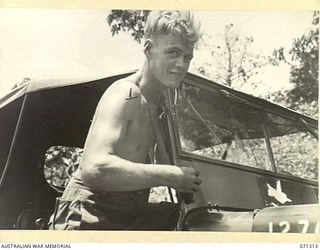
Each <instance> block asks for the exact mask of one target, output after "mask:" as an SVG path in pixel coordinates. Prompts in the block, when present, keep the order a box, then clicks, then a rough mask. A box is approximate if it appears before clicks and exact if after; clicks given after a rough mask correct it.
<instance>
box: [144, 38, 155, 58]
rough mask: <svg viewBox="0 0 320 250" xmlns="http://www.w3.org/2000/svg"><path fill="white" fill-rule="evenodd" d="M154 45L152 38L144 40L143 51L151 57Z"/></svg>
mask: <svg viewBox="0 0 320 250" xmlns="http://www.w3.org/2000/svg"><path fill="white" fill-rule="evenodd" d="M152 45H153V43H152V41H151V39H146V41H145V42H144V46H143V52H144V54H145V56H146V57H147V58H149V55H150V52H151V48H152Z"/></svg>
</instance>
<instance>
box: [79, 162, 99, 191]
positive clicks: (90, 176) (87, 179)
mask: <svg viewBox="0 0 320 250" xmlns="http://www.w3.org/2000/svg"><path fill="white" fill-rule="evenodd" d="M101 175H102V171H101V164H96V163H90V164H86V163H83V164H81V179H82V182H83V184H84V185H85V186H87V187H89V188H93V189H99V187H98V186H99V183H100V181H99V178H101Z"/></svg>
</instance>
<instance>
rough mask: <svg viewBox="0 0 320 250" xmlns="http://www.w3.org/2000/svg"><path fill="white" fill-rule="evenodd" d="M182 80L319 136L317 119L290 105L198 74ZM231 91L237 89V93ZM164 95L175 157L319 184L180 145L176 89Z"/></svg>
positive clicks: (270, 159)
mask: <svg viewBox="0 0 320 250" xmlns="http://www.w3.org/2000/svg"><path fill="white" fill-rule="evenodd" d="M193 78H195V79H193ZM183 83H186V84H190V85H192V86H195V87H198V88H201V89H206V90H209V91H211V92H216V93H217V92H221V94H224V93H227V94H230V95H232V96H233V97H235V98H238V99H241V100H243V101H245V102H246V104H248V105H251V106H254V107H256V108H258V109H259V110H260V112H262V113H263V115H262V117H265V116H266V115H267V114H266V113H271V114H274V115H278V116H280V117H283V118H285V119H288V120H290V121H292V122H293V123H295V124H297V125H299V126H301V125H303V126H304V127H305V128H306V129H307V130H308V132H310V133H311V134H312V135H313V136H314V137H315V138H316V139H317V140H318V138H317V137H316V135H317V133H316V132H315V131H314V130H313V129H314V128H317V121H316V120H315V119H312V118H310V117H307V116H304V115H302V114H299V113H297V112H294V111H292V110H290V109H287V108H284V107H281V106H279V105H276V104H273V103H270V102H267V101H265V100H262V99H259V98H256V97H254V96H250V95H248V94H245V93H241V92H238V91H235V90H230V89H229V88H227V87H225V86H223V85H220V84H217V83H214V82H212V81H209V80H207V79H204V78H201V77H198V76H196V77H195V76H192V77H186V78H185V79H184V80H183ZM183 83H182V84H183ZM234 93H236V95H235V94H234ZM166 98H167V100H168V107H169V112H168V113H169V119H168V122H169V123H171V124H169V127H171V129H170V130H171V133H172V135H173V140H171V142H172V143H173V142H174V143H173V148H174V150H173V151H174V153H176V154H177V156H176V157H181V158H186V159H188V160H193V159H194V160H198V161H203V162H208V163H213V164H216V165H221V166H225V167H230V168H236V169H241V170H244V171H249V172H253V173H259V174H263V175H268V176H273V177H276V178H284V179H288V180H294V181H299V182H302V183H307V184H311V185H318V181H316V180H312V179H306V178H302V177H298V176H295V175H288V174H285V173H281V172H277V171H276V169H277V168H276V169H275V171H274V170H273V171H270V170H265V169H261V168H255V167H252V166H248V165H242V164H239V163H233V162H228V161H224V160H219V159H214V158H210V157H206V156H201V155H197V154H194V153H190V152H186V151H184V150H183V149H182V147H181V142H180V135H179V126H178V120H177V113H178V111H177V108H176V105H175V100H176V99H177V97H176V96H175V92H174V91H172V90H169V91H168V92H167V93H166ZM266 104H267V105H266ZM292 114H293V115H292ZM262 125H263V130H264V134H265V138H264V139H265V141H266V146H267V154H268V158H269V161H270V163H271V166H275V167H276V163H275V159H274V156H273V153H272V147H271V143H270V137H269V135H268V131H267V129H266V124H265V121H264V119H263V121H262ZM269 147H270V148H269ZM174 158H175V157H174Z"/></svg>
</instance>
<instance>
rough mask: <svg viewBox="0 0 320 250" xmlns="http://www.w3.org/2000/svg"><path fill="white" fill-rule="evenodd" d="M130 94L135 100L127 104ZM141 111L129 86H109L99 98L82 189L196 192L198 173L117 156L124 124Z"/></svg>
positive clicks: (136, 92)
mask: <svg viewBox="0 0 320 250" xmlns="http://www.w3.org/2000/svg"><path fill="white" fill-rule="evenodd" d="M129 91H130V92H131V94H132V96H134V97H136V98H134V99H132V100H130V102H129V101H127V100H126V98H127V95H128V93H129ZM140 108H141V93H140V91H139V89H138V88H137V86H135V85H134V84H132V83H131V82H121V83H119V84H115V85H113V86H111V87H110V88H109V89H108V90H107V91H106V93H105V94H104V96H103V97H102V99H101V101H100V102H99V105H98V107H97V110H96V113H95V117H94V120H93V122H92V125H91V128H90V131H89V134H88V137H87V141H86V145H85V150H84V155H83V158H82V162H81V169H82V171H81V176H82V179H83V182H84V184H85V185H87V186H89V187H92V188H95V189H98V190H102V191H133V190H139V189H145V188H150V187H154V186H170V187H173V188H175V189H177V190H178V191H180V192H185V193H194V192H196V191H198V190H199V184H200V183H201V180H200V179H199V177H198V175H199V173H198V172H197V171H196V170H194V169H193V168H179V167H177V166H172V165H154V164H143V163H136V162H131V161H128V160H125V159H123V158H121V157H119V156H118V155H117V146H118V142H119V141H120V140H121V138H123V136H124V134H125V132H126V129H127V126H128V123H129V122H130V121H131V120H132V119H133V118H134V115H135V114H136V113H137V110H138V109H140Z"/></svg>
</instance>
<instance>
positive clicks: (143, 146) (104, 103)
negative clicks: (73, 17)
mask: <svg viewBox="0 0 320 250" xmlns="http://www.w3.org/2000/svg"><path fill="white" fill-rule="evenodd" d="M199 37H200V33H199V24H198V23H196V22H195V21H194V19H193V16H192V14H190V12H188V11H186V12H180V11H154V12H151V13H150V15H149V17H148V21H147V23H146V26H145V39H146V40H145V44H144V54H145V63H144V65H143V67H142V69H141V70H139V71H138V72H136V73H135V74H133V75H131V76H129V77H127V78H124V79H121V80H118V81H117V82H115V83H113V84H112V85H111V86H110V87H109V88H108V89H107V91H106V92H105V93H104V95H103V96H102V98H101V100H100V102H99V104H98V106H97V109H96V112H95V115H94V119H93V122H92V125H91V127H90V130H89V133H88V136H87V140H86V143H85V147H84V152H83V157H82V161H81V164H80V167H79V169H78V170H77V172H76V173H75V175H74V177H73V178H72V179H71V180H70V182H69V185H68V187H67V188H66V190H65V191H64V194H63V195H62V197H61V198H58V199H57V204H56V210H55V212H54V214H53V215H52V217H51V220H50V222H49V227H50V228H51V229H64V230H71V229H95V230H97V229H103V230H173V229H174V228H175V225H176V223H177V220H178V216H179V210H178V205H177V204H174V203H167V202H166V203H160V204H151V203H148V195H149V189H150V188H151V187H156V186H169V187H171V188H174V189H176V190H177V191H178V192H183V193H188V194H193V193H195V192H197V191H199V189H200V187H199V185H200V183H201V180H200V178H199V172H197V171H196V170H195V169H193V168H190V167H177V166H173V165H169V160H168V159H169V158H168V155H167V153H166V151H165V148H164V147H163V146H164V143H163V139H162V138H161V136H160V133H159V127H158V122H157V121H158V116H157V107H158V105H159V102H160V99H161V95H162V93H163V92H164V91H165V89H166V88H171V89H174V88H177V87H179V85H180V83H181V81H182V79H183V77H184V76H185V74H186V73H187V71H188V68H189V64H190V61H191V59H192V57H193V49H194V46H195V43H196V42H197V41H198V40H199ZM155 143H157V144H158V145H159V146H158V150H157V151H158V154H159V155H158V156H157V159H159V161H158V162H161V163H162V164H146V158H147V155H148V151H149V150H150V148H152V147H153V146H154V145H155ZM158 162H157V163H158Z"/></svg>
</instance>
